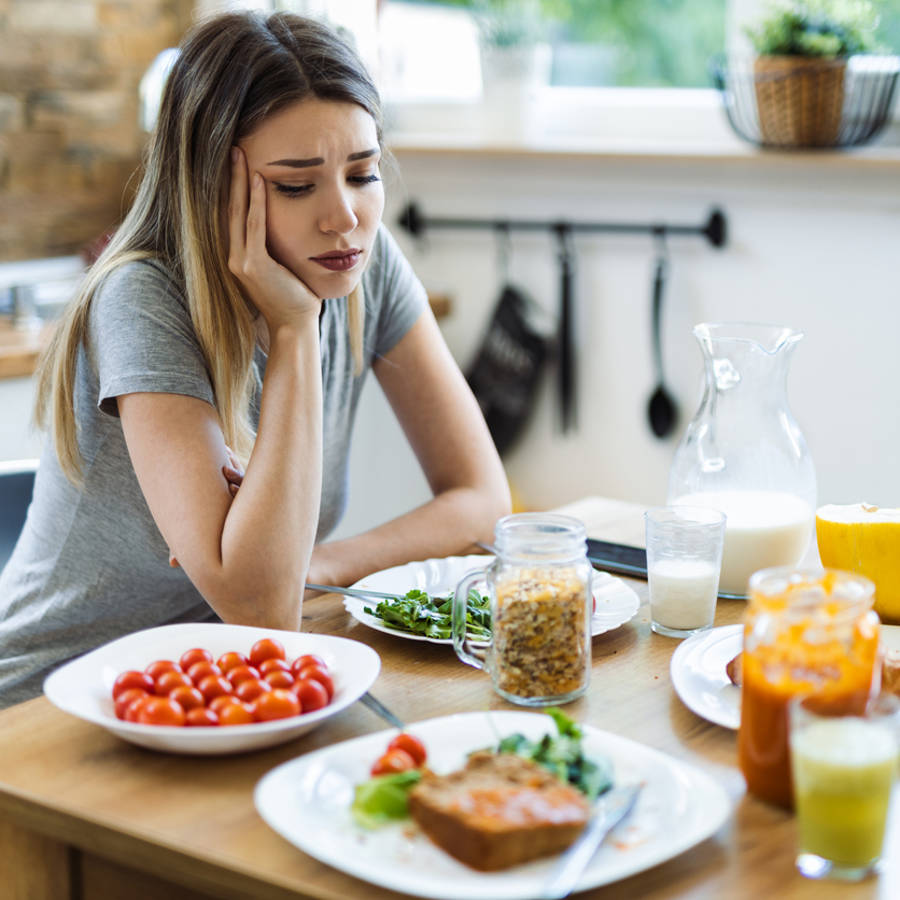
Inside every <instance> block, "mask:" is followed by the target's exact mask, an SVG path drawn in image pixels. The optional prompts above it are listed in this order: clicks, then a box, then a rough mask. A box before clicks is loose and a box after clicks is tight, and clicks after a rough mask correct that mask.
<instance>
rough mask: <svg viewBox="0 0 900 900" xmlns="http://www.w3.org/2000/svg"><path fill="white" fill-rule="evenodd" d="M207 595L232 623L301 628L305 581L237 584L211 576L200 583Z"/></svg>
mask: <svg viewBox="0 0 900 900" xmlns="http://www.w3.org/2000/svg"><path fill="white" fill-rule="evenodd" d="M197 588H198V590H199V591H200V593H201V594H202V596H203V599H204V600H206V602H207V603H208V604H209V605H210V606H211V607H212V609H213V611H214V612H215V613H216V615H217V616H218V617H219V618H220V619H221V620H222V621H223V622H226V623H228V624H229V625H252V626H254V627H257V628H277V629H279V630H282V631H299V630H300V620H301V617H302V613H303V581H302V580H301V581H299V582H296V581H295V580H294V579H290V580H289V581H288V583H283V584H282V583H277V584H274V583H257V584H255V585H252V586H251V585H241V584H236V583H235V580H234V579H227V578H222V579H218V578H215V579H207V581H206V583H204V584H203V585H202V586H201V585H197Z"/></svg>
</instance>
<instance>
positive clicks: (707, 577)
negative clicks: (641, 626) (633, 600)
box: [644, 506, 725, 638]
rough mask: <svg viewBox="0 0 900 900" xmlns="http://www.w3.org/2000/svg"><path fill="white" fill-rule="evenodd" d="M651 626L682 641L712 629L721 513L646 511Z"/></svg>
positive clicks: (719, 561) (690, 508)
mask: <svg viewBox="0 0 900 900" xmlns="http://www.w3.org/2000/svg"><path fill="white" fill-rule="evenodd" d="M644 522H645V526H646V543H647V581H648V583H649V586H650V627H651V628H652V629H653V630H654V631H655V632H656V633H657V634H664V635H666V636H667V637H677V638H683V637H688V635H691V634H696V633H697V632H698V631H704V630H706V629H707V628H711V627H712V624H713V619H714V618H715V614H716V595H717V594H718V590H719V570H720V568H721V565H722V546H723V541H724V538H725V514H724V513H721V512H719V511H718V510H716V509H711V508H709V507H705V506H658V507H655V508H654V509H649V510H647V512H646V513H644Z"/></svg>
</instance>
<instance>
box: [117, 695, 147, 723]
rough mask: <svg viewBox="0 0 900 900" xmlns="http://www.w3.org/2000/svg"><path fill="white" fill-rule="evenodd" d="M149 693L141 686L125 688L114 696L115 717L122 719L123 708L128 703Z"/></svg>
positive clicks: (127, 705)
mask: <svg viewBox="0 0 900 900" xmlns="http://www.w3.org/2000/svg"><path fill="white" fill-rule="evenodd" d="M149 696H150V695H149V694H148V693H147V692H146V691H145V690H144V689H143V688H136V687H135V688H126V689H125V690H124V691H122V692H121V693H120V694H119V696H118V697H116V718H117V719H124V718H125V710H126V709H128V707H129V705H130V704H131V703H132V702H133V701H135V700H137V699H138V698H139V697H149Z"/></svg>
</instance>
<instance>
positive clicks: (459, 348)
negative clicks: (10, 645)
mask: <svg viewBox="0 0 900 900" xmlns="http://www.w3.org/2000/svg"><path fill="white" fill-rule="evenodd" d="M808 159H809V157H808V156H804V157H803V158H800V157H798V158H793V159H792V158H791V157H789V156H785V155H782V154H775V155H771V156H767V155H763V156H762V157H760V158H758V159H751V160H748V161H738V160H735V159H723V160H720V161H715V160H709V161H707V162H704V163H699V162H690V161H683V162H680V163H679V162H668V163H666V162H662V161H660V160H659V159H645V160H641V159H634V160H632V161H625V160H622V159H619V160H614V159H613V160H610V159H604V158H600V157H596V158H589V157H582V158H578V157H570V158H565V157H557V158H552V157H529V156H524V155H519V156H515V157H502V156H498V157H494V158H490V157H485V156H466V155H462V156H460V155H454V154H446V155H444V154H412V153H409V154H399V155H398V163H399V169H400V173H401V175H402V181H401V182H399V183H393V184H389V191H390V198H389V206H388V210H387V213H386V220H387V221H388V222H389V223H394V222H395V220H396V216H397V213H398V210H399V209H400V208H401V207H402V206H403V204H404V203H405V202H406V200H407V199H409V198H414V199H415V200H416V201H417V202H419V203H420V204H421V206H422V208H423V210H424V212H425V213H426V214H432V215H447V216H459V215H467V216H480V217H481V216H483V217H498V216H499V217H514V216H519V217H525V216H531V217H541V218H557V217H559V218H567V219H572V220H579V219H580V220H607V219H610V220H622V221H645V220H657V219H659V220H666V221H670V222H685V223H699V222H701V221H703V220H704V219H705V217H706V215H707V212H708V211H709V209H710V208H711V207H712V206H715V205H719V206H721V207H722V208H723V209H724V211H725V213H726V215H727V217H728V225H729V230H730V239H729V243H728V245H727V246H726V247H725V248H724V249H722V250H715V249H713V248H712V247H710V246H709V245H708V244H707V243H706V242H705V241H702V240H700V239H697V238H682V239H674V238H673V239H672V240H671V242H670V250H671V260H672V262H671V270H670V279H669V284H668V292H667V296H666V299H665V304H666V306H665V312H664V328H665V344H664V354H665V362H666V367H667V371H668V373H669V378H670V382H671V387H672V389H673V391H674V393H675V395H676V397H677V399H678V403H679V406H680V407H681V410H682V421H681V428H679V433H680V431H681V430H682V428H683V427H684V425H686V423H687V421H688V420H689V419H690V417H691V416H692V415H693V412H694V409H695V407H696V403H697V399H698V386H699V376H700V367H701V355H700V351H699V349H698V348H697V346H696V344H695V341H694V338H693V337H692V336H691V333H690V332H691V327H692V326H693V324H694V323H696V322H700V321H704V320H740V319H752V320H757V321H773V322H779V323H784V324H789V325H793V326H795V327H799V328H802V329H803V330H805V332H806V335H807V337H806V339H805V340H804V341H803V342H802V343H801V344H800V346H799V348H798V349H797V351H796V353H795V355H794V363H793V368H792V373H791V378H790V381H789V397H790V400H791V406H792V408H793V411H794V413H795V415H796V418H797V420H798V421H799V423H800V426H801V428H802V429H803V431H804V433H805V435H806V438H807V441H808V443H809V446H810V450H811V452H812V455H813V459H814V460H815V462H816V466H817V470H818V477H819V500H820V502H838V503H840V502H854V501H857V500H867V501H869V502H872V503H878V504H879V505H900V466H898V465H896V463H895V460H896V457H897V451H896V448H897V447H898V446H900V411H898V403H897V401H896V396H897V392H898V385H900V354H898V346H897V345H898V341H900V266H898V261H897V260H898V254H900V168H898V167H897V165H896V164H895V165H893V166H891V165H885V166H882V167H879V166H878V165H877V164H876V163H870V164H868V165H862V164H860V165H859V166H854V165H852V164H849V163H841V162H840V160H841V159H842V157H840V156H834V155H831V154H828V155H826V156H823V157H822V159H821V160H820V161H818V162H814V163H809V162H808ZM836 160H837V161H836ZM393 230H394V233H395V235H396V236H397V238H398V240H399V241H400V242H401V244H402V245H403V246H404V248H405V250H406V251H407V253H408V255H409V258H410V260H411V261H412V263H413V265H414V267H415V269H416V270H417V272H418V273H419V275H420V277H421V278H422V280H423V282H424V283H425V285H426V286H427V287H428V288H429V289H430V290H433V291H448V292H449V293H450V294H451V295H452V297H453V312H452V314H451V315H450V316H449V317H447V318H446V319H444V320H442V323H441V324H442V328H443V330H444V333H445V335H446V338H447V341H448V343H449V345H450V347H451V350H452V351H453V352H454V354H455V355H456V357H457V359H458V360H460V362H461V363H462V364H463V365H465V364H467V363H468V361H469V359H470V358H471V355H472V353H473V352H474V350H475V347H476V345H477V343H478V341H479V340H480V338H481V335H482V333H483V330H484V328H485V326H486V323H487V320H488V317H489V315H490V312H491V309H492V307H493V304H494V302H495V300H496V297H497V293H498V290H499V280H498V279H499V275H498V268H497V250H496V247H495V244H494V239H493V237H492V235H491V234H490V233H489V232H480V231H476V232H450V231H445V232H437V231H435V232H433V233H431V234H430V235H429V236H428V238H427V240H426V241H425V242H424V243H422V244H421V245H418V244H417V243H416V242H414V241H412V240H411V239H410V238H409V237H408V236H407V235H405V233H403V232H402V231H401V230H400V229H399V228H396V227H394V228H393ZM513 245H514V252H513V256H512V261H511V270H512V272H511V274H512V276H513V277H514V279H515V280H516V281H517V282H518V283H520V284H522V285H523V286H524V287H526V288H527V289H528V290H529V291H530V292H531V293H532V294H533V296H534V297H535V298H536V299H537V300H539V301H540V302H541V303H542V304H543V305H544V306H546V308H547V310H548V312H549V313H554V312H555V310H556V303H557V297H558V283H557V282H558V278H557V273H556V269H555V256H554V247H553V244H552V240H551V238H550V237H549V236H545V235H521V234H520V235H516V236H514V238H513ZM576 248H577V264H578V272H577V284H576V290H577V297H578V304H579V317H580V318H579V321H580V328H579V331H578V334H579V338H580V340H579V354H580V374H579V381H580V386H581V398H580V400H581V402H580V428H579V430H578V431H577V432H575V433H573V434H570V435H565V436H564V435H561V434H560V433H559V430H558V427H557V420H556V408H555V397H556V393H555V390H556V385H555V380H554V379H553V377H552V375H551V373H549V372H548V373H547V377H546V379H545V381H544V383H543V386H542V390H541V394H540V397H539V402H538V404H537V408H536V409H535V412H534V416H533V419H532V421H531V422H530V424H529V426H528V429H527V432H526V434H525V435H524V437H523V439H522V442H521V443H520V445H519V446H517V447H516V448H514V450H513V451H512V452H511V453H510V454H509V456H508V457H507V459H506V460H505V462H506V465H507V470H508V473H509V477H510V480H511V482H512V484H513V487H514V489H515V490H516V492H517V494H518V495H519V497H520V499H521V501H522V503H523V504H525V505H527V506H531V507H534V508H547V507H550V506H555V505H559V504H563V503H566V502H568V501H570V500H572V499H574V498H577V497H579V496H582V495H585V494H604V495H608V496H611V497H619V498H623V499H633V500H637V501H640V502H644V503H648V504H649V503H657V502H661V501H662V500H664V497H665V491H666V479H667V474H668V468H669V464H670V461H671V458H672V454H673V452H674V449H675V445H676V441H677V435H676V436H675V437H673V438H671V439H669V440H666V441H658V440H656V439H655V438H654V437H653V436H652V435H651V433H650V431H649V428H648V426H647V424H646V404H647V399H648V397H649V395H650V393H651V391H652V389H653V372H652V359H651V350H650V280H651V276H652V249H653V248H652V241H651V240H650V239H649V238H644V237H642V236H637V237H619V236H579V237H577V238H576ZM29 412H30V381H29V380H28V379H13V380H6V381H0V459H9V458H16V457H21V456H29V455H35V453H36V450H37V441H36V438H35V436H34V435H32V434H30V433H29V430H28V416H29ZM351 487H352V493H351V501H350V506H349V508H348V512H347V516H346V518H345V521H344V522H343V523H342V525H341V528H340V529H339V531H338V532H337V535H338V536H340V535H342V534H349V533H352V532H354V531H357V530H359V529H360V528H364V527H366V526H367V525H370V524H372V523H374V522H378V521H383V520H384V519H386V518H388V517H390V516H393V515H396V514H399V513H401V512H403V511H404V510H406V509H408V508H410V507H411V506H413V505H415V504H417V503H420V502H422V501H423V500H425V499H426V498H427V497H428V491H427V487H426V485H425V481H424V479H423V477H422V475H421V473H420V472H419V470H418V466H417V464H416V462H415V459H414V457H413V456H412V454H411V453H410V452H409V450H408V448H407V447H406V444H405V441H404V439H403V437H402V435H401V434H400V433H399V430H398V429H397V427H396V425H395V424H394V423H393V420H392V416H391V414H390V411H389V409H388V408H387V407H386V405H385V403H384V400H383V398H382V397H381V395H380V392H379V390H378V388H377V385H375V384H374V383H372V384H370V385H368V386H367V389H366V393H365V399H364V403H363V408H362V410H361V412H360V421H359V425H358V428H357V433H356V437H355V440H354V446H353V455H352V460H351Z"/></svg>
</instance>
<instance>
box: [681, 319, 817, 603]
mask: <svg viewBox="0 0 900 900" xmlns="http://www.w3.org/2000/svg"><path fill="white" fill-rule="evenodd" d="M694 336H695V337H696V338H697V340H698V342H699V344H700V349H701V350H702V351H703V372H704V385H703V395H702V398H701V400H700V406H699V408H698V409H697V412H696V413H695V415H694V418H693V419H692V420H691V422H690V424H689V425H688V427H687V430H686V431H685V434H684V437H683V438H682V440H681V443H680V444H679V445H678V448H677V449H676V451H675V456H674V458H673V460H672V467H671V469H670V472H669V490H668V499H667V501H666V502H667V503H668V504H669V505H679V506H682V505H685V506H711V507H713V508H714V509H718V510H720V511H721V512H723V513H725V515H726V516H727V517H728V520H727V522H726V525H725V546H724V549H723V552H722V571H721V575H720V578H719V591H720V592H722V593H725V594H737V595H741V596H743V595H745V594H746V593H747V584H748V581H749V579H750V576H751V575H752V574H753V573H754V572H756V571H758V570H759V569H765V568H771V567H772V566H787V565H791V566H795V565H797V564H798V563H799V562H800V561H801V560H802V559H803V557H804V555H805V553H806V550H807V548H808V547H809V544H810V538H811V536H812V533H813V523H814V520H815V508H816V474H815V469H814V467H813V463H812V458H811V457H810V455H809V451H808V450H807V447H806V441H805V440H804V438H803V434H802V433H801V431H800V428H799V427H798V425H797V422H796V421H795V420H794V417H793V415H792V414H791V410H790V407H789V406H788V400H787V376H788V370H789V367H790V363H791V358H792V356H793V351H794V348H795V347H796V346H797V344H798V343H799V341H800V340H801V339H802V338H803V334H802V333H801V332H799V331H794V330H793V329H791V328H786V327H784V326H782V325H760V324H754V323H746V322H724V323H718V324H712V323H704V324H701V325H697V326H696V327H695V328H694Z"/></svg>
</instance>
